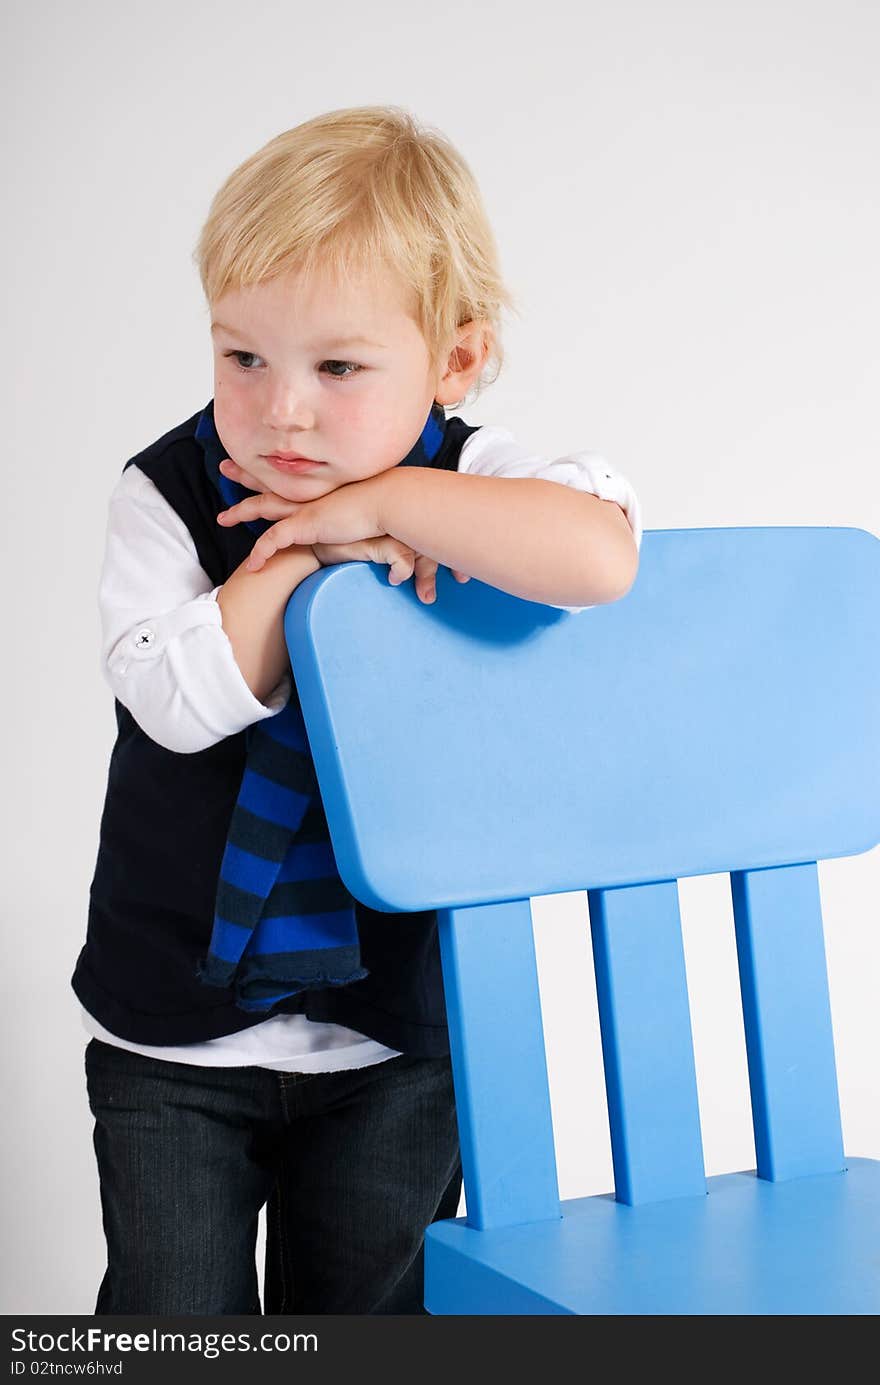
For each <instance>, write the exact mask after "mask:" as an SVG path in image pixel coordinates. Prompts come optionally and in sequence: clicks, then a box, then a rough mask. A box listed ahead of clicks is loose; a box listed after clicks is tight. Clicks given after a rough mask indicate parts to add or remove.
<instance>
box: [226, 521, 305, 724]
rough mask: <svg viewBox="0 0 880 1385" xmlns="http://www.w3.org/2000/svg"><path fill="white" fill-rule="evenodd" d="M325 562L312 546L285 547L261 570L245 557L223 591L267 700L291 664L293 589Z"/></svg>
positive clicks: (235, 645) (257, 690)
mask: <svg viewBox="0 0 880 1385" xmlns="http://www.w3.org/2000/svg"><path fill="white" fill-rule="evenodd" d="M320 566H321V564H320V563H319V562H318V559H317V558H316V557H315V555H314V553H313V552H312V549H311V548H309V547H293V548H285V549H283V550H282V551H281V552H279V553H275V554H274V555H273V556H272V557H271V558H270V559H269V560H268V562H267V563H266V564H265V566H264V567H262V568H260V570H259V571H258V572H246V571H245V569H244V563H242V564H241V566H239V567H237V568H236V570H235V572H233V573H232V575H231V577H229V578H227V580H226V582H224V584H223V586H222V587H221V588H220V590H219V591H218V593H217V605H218V606H219V607H220V614H221V618H222V621H223V629H224V631H225V632H226V635H227V637H228V639H229V642H230V644H231V645H232V651H233V653H234V655H235V661H236V663H237V664H238V667H239V668H240V669H241V672H242V676H243V677H244V680H245V682H246V683H247V685H248V687H249V688H250V690H251V692H252V693H253V695H254V697H256V698H258V699H259V700H260V701H261V702H263V701H265V699H266V698H267V697H268V695H269V693H270V692H271V691H272V689H273V688H274V687H275V686H276V685H277V684H278V682H279V681H280V679H281V676H282V674H283V673H284V672H285V670H286V669H287V667H288V658H287V643H286V641H285V638H284V612H285V610H286V609H287V603H288V601H289V600H290V597H291V594H292V593H293V592H294V591H295V590H296V588H297V587H298V586H299V584H300V582H302V581H304V580H305V578H306V577H308V576H310V574H311V573H313V572H317V571H318V568H319V567H320Z"/></svg>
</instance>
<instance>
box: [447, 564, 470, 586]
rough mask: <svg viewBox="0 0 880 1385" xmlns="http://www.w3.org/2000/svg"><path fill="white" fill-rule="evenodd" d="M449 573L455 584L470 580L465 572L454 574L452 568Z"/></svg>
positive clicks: (454, 571)
mask: <svg viewBox="0 0 880 1385" xmlns="http://www.w3.org/2000/svg"><path fill="white" fill-rule="evenodd" d="M450 572H451V573H452V575H453V577H454V578H455V580H456V582H469V581H470V580H471V579H470V577H469V576H468V574H467V573H466V572H456V570H455V568H454V567H453V568H450Z"/></svg>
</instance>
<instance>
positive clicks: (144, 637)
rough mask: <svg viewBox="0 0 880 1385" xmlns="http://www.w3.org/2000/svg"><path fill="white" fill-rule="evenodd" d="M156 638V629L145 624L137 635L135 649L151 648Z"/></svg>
mask: <svg viewBox="0 0 880 1385" xmlns="http://www.w3.org/2000/svg"><path fill="white" fill-rule="evenodd" d="M155 638H156V632H155V630H151V629H150V627H149V626H148V625H145V626H144V628H143V630H138V632H137V634H136V635H135V637H134V647H135V649H149V647H150V645H151V644H152V643H153V641H154V640H155Z"/></svg>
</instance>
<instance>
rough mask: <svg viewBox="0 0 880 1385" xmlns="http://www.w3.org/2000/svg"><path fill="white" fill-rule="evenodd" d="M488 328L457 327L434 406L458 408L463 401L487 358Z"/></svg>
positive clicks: (485, 325)
mask: <svg viewBox="0 0 880 1385" xmlns="http://www.w3.org/2000/svg"><path fill="white" fill-rule="evenodd" d="M490 340H491V328H490V327H489V324H488V322H466V323H464V325H463V326H461V327H459V328H458V330H457V332H456V334H455V341H454V342H453V345H452V349H451V351H450V353H449V357H448V359H447V361H446V363H445V367H444V366H441V368H440V377H439V379H438V381H437V388H436V390H435V393H434V399H435V401H436V403H438V404H458V403H460V402H461V400H462V399H464V397H465V395H466V394H467V392H468V390H469V389H470V387H471V385H472V384H473V383H474V381H475V380H476V379H477V377H478V375H479V374H480V371H481V370H482V369H483V366H484V365H485V364H486V361H487V359H488V357H489V343H490Z"/></svg>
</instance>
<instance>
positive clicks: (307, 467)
mask: <svg viewBox="0 0 880 1385" xmlns="http://www.w3.org/2000/svg"><path fill="white" fill-rule="evenodd" d="M265 460H266V461H267V462H268V463H269V465H270V466H273V467H275V469H276V471H286V472H288V473H291V472H300V471H314V470H316V469H317V468H318V467H320V466H323V465H324V463H323V462H315V461H312V460H311V459H310V458H309V457H299V456H297V455H296V453H294V452H287V453H283V452H274V453H272V454H271V455H269V456H267V457H266V458H265Z"/></svg>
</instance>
